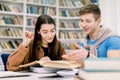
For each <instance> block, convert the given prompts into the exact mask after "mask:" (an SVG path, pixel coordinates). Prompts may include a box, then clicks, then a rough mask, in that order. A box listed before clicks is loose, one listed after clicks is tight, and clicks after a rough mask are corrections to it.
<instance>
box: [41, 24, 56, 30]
mask: <svg viewBox="0 0 120 80" xmlns="http://www.w3.org/2000/svg"><path fill="white" fill-rule="evenodd" d="M54 28H55V26H54V24H42V25H41V29H46V30H49V29H54Z"/></svg>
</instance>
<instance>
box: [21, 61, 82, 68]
mask: <svg viewBox="0 0 120 80" xmlns="http://www.w3.org/2000/svg"><path fill="white" fill-rule="evenodd" d="M35 64H40V65H41V66H43V67H48V68H61V69H62V68H63V69H74V68H79V67H81V66H82V65H81V64H80V63H78V62H76V61H65V60H56V61H34V62H31V63H28V64H24V65H20V66H19V67H29V66H32V65H35Z"/></svg>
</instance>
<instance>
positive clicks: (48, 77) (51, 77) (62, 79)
mask: <svg viewBox="0 0 120 80" xmlns="http://www.w3.org/2000/svg"><path fill="white" fill-rule="evenodd" d="M22 73H24V74H28V75H29V76H20V77H9V78H8V77H7V78H0V80H82V79H80V78H79V77H78V76H77V75H72V76H57V75H55V73H51V74H50V73H49V74H39V73H34V72H22Z"/></svg>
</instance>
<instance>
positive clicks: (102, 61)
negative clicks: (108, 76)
mask: <svg viewBox="0 0 120 80" xmlns="http://www.w3.org/2000/svg"><path fill="white" fill-rule="evenodd" d="M119 63H120V58H88V59H85V60H84V69H87V70H120V64H119Z"/></svg>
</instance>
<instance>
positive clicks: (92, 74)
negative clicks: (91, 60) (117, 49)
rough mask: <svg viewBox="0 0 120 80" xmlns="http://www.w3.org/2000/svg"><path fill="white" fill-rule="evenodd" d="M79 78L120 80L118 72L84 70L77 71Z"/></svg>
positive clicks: (87, 79) (86, 79)
mask: <svg viewBox="0 0 120 80" xmlns="http://www.w3.org/2000/svg"><path fill="white" fill-rule="evenodd" d="M78 75H79V77H80V78H82V79H85V80H107V79H108V80H120V70H85V69H80V70H79V71H78Z"/></svg>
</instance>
